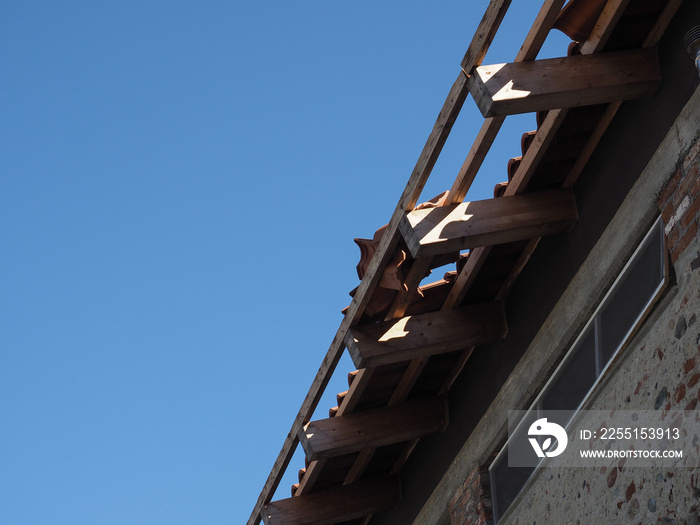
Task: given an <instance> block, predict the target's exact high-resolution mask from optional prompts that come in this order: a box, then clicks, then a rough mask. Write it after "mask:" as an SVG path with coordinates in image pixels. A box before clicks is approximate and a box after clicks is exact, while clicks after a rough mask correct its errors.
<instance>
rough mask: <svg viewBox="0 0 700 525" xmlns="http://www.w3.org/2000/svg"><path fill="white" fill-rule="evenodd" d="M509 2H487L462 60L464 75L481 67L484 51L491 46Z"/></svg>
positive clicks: (506, 0) (494, 0)
mask: <svg viewBox="0 0 700 525" xmlns="http://www.w3.org/2000/svg"><path fill="white" fill-rule="evenodd" d="M510 2H511V0H491V1H490V2H489V6H488V7H487V8H486V12H485V13H484V16H483V17H482V18H481V22H479V26H478V27H477V28H476V32H475V33H474V37H473V38H472V41H471V43H470V44H469V47H468V48H467V52H466V53H465V55H464V58H463V59H462V70H464V72H465V73H469V72H470V71H471V69H472V68H473V67H474V66H479V65H481V62H482V61H483V60H484V57H485V56H486V51H488V49H489V47H490V46H491V42H493V38H494V37H495V36H496V32H497V31H498V28H499V27H500V25H501V22H502V21H503V17H504V16H506V12H507V11H508V7H510Z"/></svg>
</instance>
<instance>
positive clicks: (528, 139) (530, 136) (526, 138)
mask: <svg viewBox="0 0 700 525" xmlns="http://www.w3.org/2000/svg"><path fill="white" fill-rule="evenodd" d="M536 134H537V131H528V132H527V133H523V134H522V136H521V137H520V151H522V152H523V155H525V153H526V152H527V150H528V149H530V146H531V145H532V141H533V140H535V135H536Z"/></svg>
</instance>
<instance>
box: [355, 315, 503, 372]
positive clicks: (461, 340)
mask: <svg viewBox="0 0 700 525" xmlns="http://www.w3.org/2000/svg"><path fill="white" fill-rule="evenodd" d="M507 331H508V329H507V325H506V319H505V312H504V310H503V305H502V304H501V303H486V304H478V305H470V306H466V307H463V308H455V309H452V310H447V311H438V312H431V313H427V314H421V315H414V316H406V317H402V318H401V319H395V320H391V321H384V322H381V323H372V324H366V325H361V326H357V327H354V328H353V329H352V330H351V331H349V332H348V337H347V339H346V344H347V346H348V351H349V352H350V356H351V357H352V359H353V362H354V363H355V366H357V367H358V368H362V367H371V366H380V365H386V364H392V363H400V362H402V361H410V360H411V359H417V358H423V357H427V356H430V355H436V354H441V353H446V352H452V351H455V350H462V349H464V348H466V347H469V346H476V345H480V344H484V343H487V342H491V341H496V340H499V339H502V338H503V337H505V336H506V333H507Z"/></svg>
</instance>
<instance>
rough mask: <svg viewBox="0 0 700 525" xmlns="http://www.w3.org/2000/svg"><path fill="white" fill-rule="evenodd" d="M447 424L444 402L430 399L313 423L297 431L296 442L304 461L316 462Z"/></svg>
mask: <svg viewBox="0 0 700 525" xmlns="http://www.w3.org/2000/svg"><path fill="white" fill-rule="evenodd" d="M447 421H448V412H447V399H446V398H444V397H429V398H423V399H418V400H416V401H411V402H409V403H401V404H399V405H394V406H389V407H382V408H376V409H373V410H364V411H362V412H355V413H353V414H347V415H345V416H336V417H332V418H328V419H321V420H319V421H312V422H311V423H309V424H308V425H306V426H305V427H304V428H303V429H302V430H301V431H300V432H299V442H300V443H301V445H302V447H304V451H305V452H306V458H307V459H308V460H309V461H316V460H319V459H323V458H331V457H336V456H342V455H344V454H352V453H354V452H360V451H361V450H363V449H366V448H377V447H382V446H384V445H393V444H396V443H402V442H404V441H409V440H411V439H415V438H418V437H422V436H427V435H430V434H435V433H437V432H442V431H443V430H445V428H446V427H447Z"/></svg>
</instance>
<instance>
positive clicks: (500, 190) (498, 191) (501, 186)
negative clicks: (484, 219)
mask: <svg viewBox="0 0 700 525" xmlns="http://www.w3.org/2000/svg"><path fill="white" fill-rule="evenodd" d="M507 187H508V183H507V182H499V183H498V184H496V185H495V186H494V187H493V198H494V199H497V198H498V197H503V195H505V193H506V188H507Z"/></svg>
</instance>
